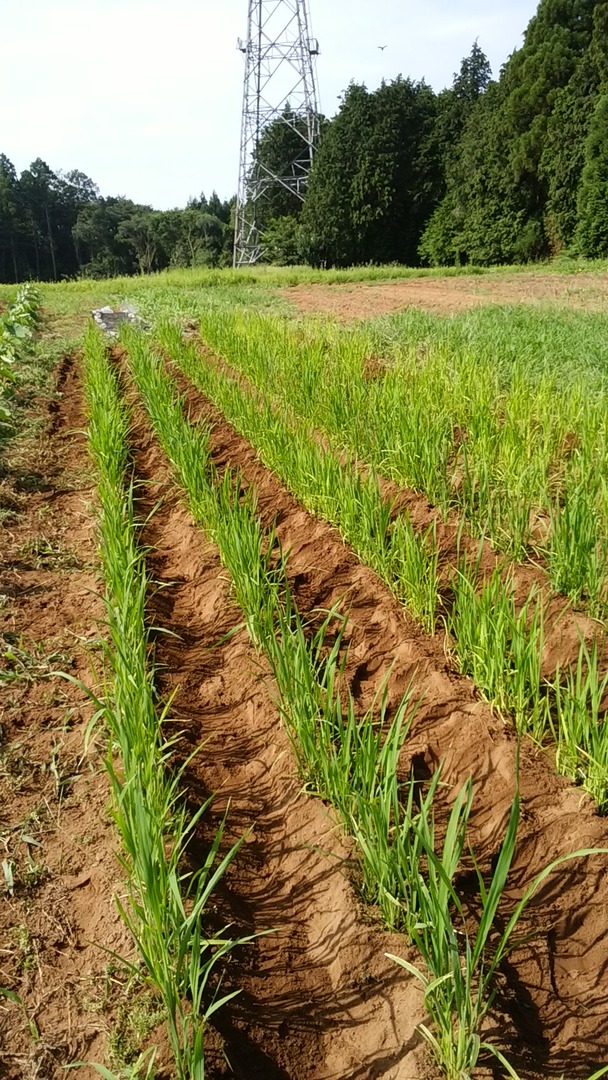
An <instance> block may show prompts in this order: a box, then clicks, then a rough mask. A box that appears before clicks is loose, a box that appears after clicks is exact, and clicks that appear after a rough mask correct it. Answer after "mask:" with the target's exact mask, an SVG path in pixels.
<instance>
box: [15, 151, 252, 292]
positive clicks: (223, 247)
mask: <svg viewBox="0 0 608 1080" xmlns="http://www.w3.org/2000/svg"><path fill="white" fill-rule="evenodd" d="M233 202H234V200H231V201H227V202H225V201H222V200H221V199H220V198H219V196H218V195H217V194H216V193H215V192H214V193H213V194H212V195H211V197H210V198H206V197H205V195H201V196H200V197H199V198H193V199H190V201H189V202H188V205H187V206H186V208H185V209H183V210H154V209H153V208H152V207H151V206H144V205H141V204H139V203H135V202H133V201H132V200H131V199H127V198H125V197H123V196H117V197H113V196H110V197H107V198H104V197H102V196H100V194H99V190H98V188H97V186H96V185H95V183H94V182H93V181H92V180H91V179H90V178H89V177H88V176H85V174H84V173H82V172H79V171H77V170H74V171H72V172H67V173H65V174H63V173H54V172H53V171H52V170H51V169H50V168H49V166H48V165H47V164H46V163H45V162H44V161H42V160H41V159H40V158H38V159H37V160H36V161H34V162H33V163H32V164H31V165H30V167H29V169H25V170H24V171H23V172H22V173H21V175H20V176H18V175H17V172H16V170H15V168H14V166H13V165H12V163H11V162H10V161H9V159H8V158H7V157H6V156H5V155H4V154H0V281H1V282H17V281H26V280H28V279H34V280H36V281H59V280H61V279H63V278H72V277H77V276H87V277H114V276H117V275H122V274H137V273H142V274H145V273H151V272H152V271H153V270H163V269H165V268H166V267H168V266H222V265H228V264H229V263H230V262H231V259H232V237H233V230H232V226H231V216H232V212H233V209H232V204H233Z"/></svg>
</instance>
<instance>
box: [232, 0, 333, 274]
mask: <svg viewBox="0 0 608 1080" xmlns="http://www.w3.org/2000/svg"><path fill="white" fill-rule="evenodd" d="M309 25H310V19H309V15H308V10H307V2H306V0H249V14H248V20H247V38H246V39H245V41H243V40H242V39H241V38H239V39H238V41H237V48H238V49H239V50H240V51H241V52H242V53H244V56H245V77H244V81H243V112H242V117H241V152H240V162H239V186H238V193H237V203H236V223H235V233H234V260H233V265H234V266H248V265H252V264H253V263H256V262H258V260H259V259H261V258H262V257H263V255H264V226H265V221H264V218H265V216H266V217H268V205H269V202H270V200H271V198H275V199H276V197H277V193H280V192H286V193H288V195H289V197H290V199H291V200H294V199H295V200H296V202H297V200H300V201H303V200H304V195H305V192H306V185H307V182H308V174H309V172H310V167H311V165H312V159H313V154H314V151H315V147H316V145H317V142H318V137H319V109H318V104H317V91H316V78H315V62H316V57H317V56H318V54H319V43H318V41H317V40H316V38H313V37H310V31H309ZM275 134H276V135H280V136H282V137H281V138H278V139H277V140H276V143H277V146H276V148H275V149H276V152H275V154H274V157H273V153H272V152H270V153H265V152H264V150H265V143H264V136H265V135H266V137H267V140H268V139H271V136H272V135H275ZM266 149H269V148H268V146H266ZM260 151H262V152H260ZM265 210H266V215H265Z"/></svg>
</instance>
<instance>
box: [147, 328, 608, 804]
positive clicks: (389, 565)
mask: <svg viewBox="0 0 608 1080" xmlns="http://www.w3.org/2000/svg"><path fill="white" fill-rule="evenodd" d="M159 340H160V342H161V344H162V346H163V348H165V349H166V350H167V352H168V353H169V354H170V356H171V357H172V358H173V359H174V361H175V362H176V363H177V364H178V365H179V367H180V368H181V369H182V370H183V371H184V372H185V373H186V374H187V375H188V377H189V378H190V379H191V380H192V381H193V383H194V384H195V385H196V386H197V387H198V388H199V389H200V390H201V391H202V392H203V393H204V394H206V395H207V396H208V397H209V398H210V399H211V400H212V401H213V402H214V403H215V404H216V405H217V406H218V407H219V408H220V409H221V410H222V412H223V413H224V415H225V416H226V417H227V419H228V420H229V421H230V422H231V423H232V424H234V426H235V427H236V428H237V430H238V431H239V432H241V434H243V435H244V436H245V437H246V438H247V439H249V440H250V441H251V443H252V444H253V445H254V446H255V448H256V450H257V451H258V453H259V455H260V457H261V459H262V461H263V462H264V464H265V465H267V466H268V467H269V468H271V469H273V471H274V472H276V473H277V475H278V476H279V477H280V478H281V480H282V481H283V482H284V483H285V484H286V485H287V486H288V487H289V488H290V490H291V491H292V492H293V493H294V494H295V495H296V497H297V498H298V499H300V500H301V501H302V502H303V504H304V505H305V506H306V507H307V509H308V510H310V511H312V512H313V513H315V514H318V515H320V516H321V517H323V518H325V520H327V521H329V522H330V523H332V524H334V525H337V526H338V528H339V529H340V531H341V533H342V535H343V537H344V538H345V540H347V542H348V543H349V544H350V545H351V546H352V547H353V549H354V550H355V552H356V553H357V555H358V556H359V558H360V559H361V560H362V561H363V562H365V563H367V564H368V565H369V566H371V567H372V568H373V569H374V570H375V571H376V572H377V573H378V575H379V576H380V577H381V578H382V580H383V581H384V582H385V583H386V584H387V585H388V586H389V588H390V589H391V590H392V591H393V593H394V594H395V596H396V597H397V599H398V600H399V601H400V602H401V603H403V604H404V605H405V606H406V607H407V608H408V610H409V611H411V613H412V614H413V616H414V617H415V618H416V619H417V620H418V621H419V622H420V623H421V625H422V627H423V628H424V629H425V630H427V631H431V632H432V631H433V630H434V629H435V627H436V624H437V619H438V608H439V603H440V596H441V593H442V591H445V589H443V590H442V583H441V580H440V573H439V548H438V544H437V542H436V537H435V534H434V530H433V529H432V528H431V529H430V530H428V531H427V533H426V534H423V535H421V534H420V533H419V532H418V531H417V530H416V529H414V527H413V525H412V523H411V521H410V519H409V517H408V516H407V514H405V513H400V514H398V515H397V516H395V515H394V513H393V507H392V505H391V503H390V501H387V500H386V499H385V498H384V497H383V496H382V492H381V488H380V484H379V482H378V478H377V476H376V475H375V474H374V473H373V472H366V473H362V472H361V470H360V469H359V468H358V467H357V463H356V462H353V461H350V460H348V459H347V460H346V461H345V460H341V459H340V458H339V457H338V456H337V454H336V453H335V452H334V451H332V450H331V449H330V448H325V447H324V446H322V445H321V444H320V443H319V440H318V439H317V438H316V437H315V431H314V429H313V428H312V427H311V426H310V425H307V424H304V423H299V424H298V423H296V424H294V423H293V418H292V416H291V415H290V414H288V413H286V412H284V411H283V410H281V409H279V408H277V407H276V406H274V405H273V404H272V403H270V402H268V401H265V400H264V399H260V398H259V396H255V395H253V394H251V393H248V392H247V389H246V388H244V387H243V386H242V385H241V383H240V380H239V379H238V378H232V377H230V376H229V374H228V373H226V372H225V371H224V370H221V369H220V368H219V367H218V366H217V365H216V364H214V363H213V362H212V361H210V362H205V361H204V360H203V359H202V357H201V355H200V352H199V350H198V349H197V347H196V345H194V344H192V343H185V342H184V341H183V339H182V336H181V333H180V330H179V328H178V327H176V326H175V325H171V324H165V325H163V326H161V327H160V328H159ZM478 570H479V567H478V565H477V564H476V563H475V562H470V561H467V560H462V561H461V562H460V564H459V566H458V567H457V570H456V572H455V574H454V576H453V579H452V581H451V584H450V588H451V591H452V593H453V599H452V603H451V605H450V607H449V609H448V611H447V614H446V615H445V616H444V625H445V627H446V630H447V632H448V634H449V640H450V641H451V642H452V647H453V650H454V652H455V656H456V662H457V666H458V668H459V671H460V672H461V673H462V674H466V675H470V676H471V677H472V678H473V680H474V681H475V683H476V685H477V686H478V688H479V689H480V690H481V692H482V693H483V694H484V696H485V697H486V698H487V700H488V701H490V702H491V703H492V704H493V705H494V706H495V707H496V708H498V709H499V710H500V711H501V713H503V715H505V716H507V715H508V716H513V717H514V720H515V724H516V728H517V731H518V733H519V734H522V733H524V732H525V733H527V734H529V735H530V736H531V737H532V738H533V739H534V740H535V741H536V742H538V743H539V744H542V743H546V742H549V743H551V745H554V746H555V748H556V762H557V768H558V770H559V771H560V772H562V773H563V774H564V775H566V776H568V777H569V778H570V779H572V780H573V781H574V782H575V783H577V784H580V785H581V786H582V787H583V788H584V789H585V790H586V791H588V792H589V794H590V795H591V797H592V798H593V799H594V801H595V802H596V804H597V806H598V809H599V810H600V811H601V812H604V811H605V810H606V808H608V725H607V724H606V723H605V722H604V715H605V710H606V701H605V699H606V692H607V690H608V674H607V673H606V672H605V671H604V670H603V666H602V650H601V646H600V644H598V642H594V643H593V644H592V645H590V646H589V645H587V644H586V643H585V642H584V641H581V643H580V647H579V652H578V657H577V660H576V662H575V663H574V664H573V665H564V666H563V668H559V667H558V668H557V669H556V671H555V672H554V673H553V675H552V676H551V678H545V677H544V675H543V670H542V666H543V653H544V649H545V644H546V639H547V628H546V625H545V618H544V613H543V612H544V608H543V599H542V596H541V595H540V594H539V593H537V592H536V590H535V589H533V590H532V591H531V593H530V594H529V596H528V598H527V600H526V602H525V603H524V604H523V606H519V605H518V604H517V601H516V595H515V587H514V584H513V581H512V580H510V579H509V578H507V580H505V579H504V575H503V574H502V573H501V571H500V569H499V568H497V569H496V571H495V572H494V574H493V575H492V577H491V578H490V580H489V581H488V582H487V583H486V584H485V585H484V586H483V588H482V589H481V590H480V588H479V573H478Z"/></svg>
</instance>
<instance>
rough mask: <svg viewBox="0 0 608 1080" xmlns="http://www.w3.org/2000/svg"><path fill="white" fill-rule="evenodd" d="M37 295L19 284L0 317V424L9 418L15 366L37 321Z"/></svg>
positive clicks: (33, 290)
mask: <svg viewBox="0 0 608 1080" xmlns="http://www.w3.org/2000/svg"><path fill="white" fill-rule="evenodd" d="M39 303H40V295H39V293H38V290H37V289H36V287H35V286H34V285H32V284H31V283H30V282H26V283H25V284H24V285H20V286H19V288H18V289H17V293H16V295H15V298H14V300H12V301H11V303H10V304H9V305H8V308H7V310H6V311H5V312H4V314H3V315H0V425H2V424H3V423H6V422H7V421H8V420H9V419H10V416H11V408H10V396H11V390H12V386H13V383H14V381H15V363H16V361H17V359H18V357H19V352H20V350H21V349H22V348H23V346H24V344H25V343H26V342H27V341H29V340H30V339H31V337H32V335H33V333H34V330H35V328H36V324H37V322H38V307H39Z"/></svg>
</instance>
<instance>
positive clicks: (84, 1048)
mask: <svg viewBox="0 0 608 1080" xmlns="http://www.w3.org/2000/svg"><path fill="white" fill-rule="evenodd" d="M36 413H37V414H38V415H37V417H36V415H35V414H36ZM84 423H85V419H84V413H83V408H82V394H81V385H80V375H79V368H78V363H77V361H75V360H74V359H72V358H67V359H66V360H65V361H64V362H63V364H62V365H61V367H60V368H59V371H58V382H57V393H56V395H55V396H54V398H53V399H52V400H50V401H48V402H39V403H38V407H37V408H35V409H34V415H33V416H32V428H31V430H30V431H29V432H28V433H26V434H25V435H24V436H23V438H22V439H21V440H20V441H19V443H18V444H17V445H16V446H13V447H12V448H11V449H10V451H9V453H8V454H7V457H6V458H5V461H4V463H3V466H2V468H3V472H2V479H1V481H0V507H1V508H2V511H3V516H2V520H1V522H0V594H1V596H0V690H1V700H0V720H1V726H0V798H1V809H0V837H1V839H2V859H3V860H4V865H5V868H6V869H5V872H4V874H3V875H0V889H1V890H2V895H1V897H0V941H1V949H0V985H1V986H3V987H5V988H6V989H7V990H9V991H11V992H12V993H14V994H17V995H18V996H19V998H20V999H21V1002H22V1006H20V1005H19V1004H18V1003H16V1002H14V1001H10V1000H8V999H7V998H4V999H3V1000H2V998H1V997H0V1042H1V1050H0V1075H1V1076H2V1077H6V1078H7V1080H18V1078H19V1080H30V1078H31V1080H34V1078H40V1080H55V1078H59V1077H63V1076H65V1065H66V1064H67V1063H68V1062H70V1061H77V1060H98V1061H100V1060H101V1061H103V1060H107V1059H106V1053H107V1045H108V1036H109V1035H110V1034H111V1033H112V1032H113V1035H114V1038H115V1039H118V1040H120V1039H121V1038H122V1041H123V1043H124V1042H125V1040H126V1035H125V1032H124V1031H122V1032H121V1028H122V1027H124V1023H123V1021H124V1019H125V1015H126V1014H125V1013H124V1010H125V1007H126V1003H127V1002H129V1003H130V1004H132V999H131V998H130V997H129V995H128V994H127V993H126V980H125V977H124V973H121V970H120V964H118V963H116V962H114V961H113V959H112V957H111V956H110V955H109V953H108V952H107V951H104V950H112V951H114V952H116V953H117V954H119V955H120V956H124V957H129V956H130V955H131V954H132V948H131V945H130V942H129V939H128V936H127V934H126V932H125V930H124V928H123V925H122V923H121V922H120V919H119V917H118V913H117V910H116V905H115V903H114V894H115V892H117V891H119V890H120V888H121V874H120V869H119V867H118V864H117V861H116V854H115V851H116V837H115V834H114V829H113V823H112V821H111V818H110V814H109V791H108V785H107V781H106V776H105V772H104V770H103V765H102V757H101V755H103V753H104V752H105V740H104V739H102V740H101V741H100V742H97V740H96V737H95V735H94V734H92V736H91V744H90V752H89V753H88V754H87V753H85V752H84V744H85V733H86V730H87V726H88V724H89V722H90V720H91V717H92V715H93V711H94V710H93V708H92V706H91V705H90V702H89V699H88V698H87V696H86V694H85V693H84V692H83V691H82V690H79V689H78V688H77V687H76V686H74V685H73V684H70V683H69V682H67V681H66V680H65V679H63V678H60V677H57V676H55V675H53V674H52V673H53V672H56V671H64V672H67V673H68V674H69V675H70V676H72V677H74V678H76V679H80V680H83V681H84V682H85V683H86V684H87V685H92V684H94V676H93V674H92V671H91V662H92V661H91V657H92V655H96V653H95V652H93V653H91V651H90V648H91V646H94V643H95V641H96V640H98V638H99V633H100V620H101V619H102V618H103V605H102V602H101V596H100V591H101V584H100V577H99V572H98V565H97V554H96V538H95V526H94V519H93V509H92V488H93V480H92V475H91V468H90V462H89V460H88V457H87V451H86V441H85V437H84V434H83V427H84ZM121 1010H122V1014H121ZM121 1015H122V1019H121ZM80 1075H81V1076H83V1077H87V1078H92V1077H93V1076H97V1075H98V1074H97V1073H96V1072H94V1071H93V1070H92V1069H88V1068H87V1069H84V1070H82V1071H81V1072H80Z"/></svg>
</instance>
